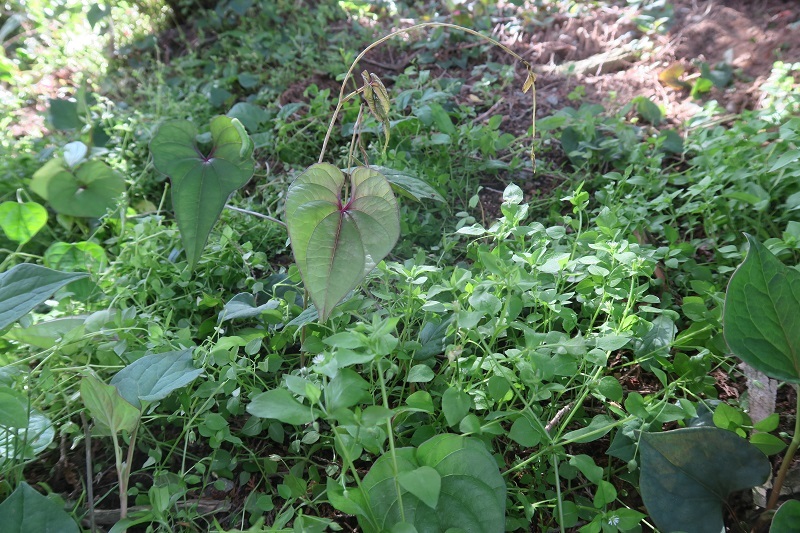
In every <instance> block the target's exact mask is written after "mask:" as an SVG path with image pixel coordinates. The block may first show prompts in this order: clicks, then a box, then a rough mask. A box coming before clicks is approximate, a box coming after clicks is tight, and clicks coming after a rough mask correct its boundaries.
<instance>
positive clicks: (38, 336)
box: [3, 316, 86, 350]
mask: <svg viewBox="0 0 800 533" xmlns="http://www.w3.org/2000/svg"><path fill="white" fill-rule="evenodd" d="M85 321H86V317H85V316H74V317H73V316H69V317H63V318H56V319H54V320H46V321H44V322H39V323H38V324H34V325H32V326H28V327H27V328H21V327H13V328H11V329H10V330H8V332H7V333H6V334H5V335H3V337H5V338H6V339H11V340H15V341H17V342H23V343H25V344H30V345H31V346H36V347H37V348H42V349H43V350H46V349H48V348H52V347H53V346H55V345H56V343H57V342H58V341H59V339H63V338H64V337H65V336H66V335H68V334H70V332H72V331H74V330H76V329H77V328H80V327H81V326H83V324H84V322H85ZM70 337H71V338H74V337H73V336H72V335H71V336H70ZM81 342H86V341H83V340H82V341H81Z"/></svg>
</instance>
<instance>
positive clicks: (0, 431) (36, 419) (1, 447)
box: [0, 409, 56, 460]
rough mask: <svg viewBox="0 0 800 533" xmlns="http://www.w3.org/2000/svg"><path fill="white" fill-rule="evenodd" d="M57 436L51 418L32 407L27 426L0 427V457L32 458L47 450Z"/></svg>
mask: <svg viewBox="0 0 800 533" xmlns="http://www.w3.org/2000/svg"><path fill="white" fill-rule="evenodd" d="M26 417H27V413H26ZM55 436H56V430H55V428H54V427H53V423H52V422H51V421H50V419H49V418H47V417H46V416H44V414H42V413H41V412H40V411H37V410H36V409H31V411H30V416H29V417H27V422H26V424H25V427H20V428H3V427H0V458H6V459H14V460H21V459H32V458H34V457H36V456H37V455H39V454H40V453H42V452H43V451H45V450H46V449H47V447H48V446H50V444H51V443H52V442H53V439H54V438H55Z"/></svg>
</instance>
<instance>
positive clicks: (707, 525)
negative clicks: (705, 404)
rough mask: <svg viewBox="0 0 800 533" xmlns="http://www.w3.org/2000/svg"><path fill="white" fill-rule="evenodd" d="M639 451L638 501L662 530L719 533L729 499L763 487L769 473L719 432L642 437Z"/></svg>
mask: <svg viewBox="0 0 800 533" xmlns="http://www.w3.org/2000/svg"><path fill="white" fill-rule="evenodd" d="M639 450H640V453H641V477H640V479H639V486H640V490H641V494H642V500H643V501H644V504H645V506H646V507H647V510H648V511H649V513H650V516H651V517H652V518H653V520H654V521H655V523H656V525H657V526H658V527H659V528H660V529H661V530H663V531H709V532H710V531H722V530H723V517H722V509H723V503H724V502H725V500H726V499H727V498H728V495H729V494H730V493H731V492H734V491H738V490H744V489H747V488H750V487H754V486H756V485H760V484H762V483H764V481H766V479H767V477H768V476H769V473H770V470H771V466H770V463H769V461H768V460H767V458H766V456H765V455H764V454H763V453H761V452H760V451H759V450H758V448H755V447H754V446H753V445H751V444H750V443H749V442H747V441H746V440H744V439H742V438H740V437H739V436H738V435H736V434H735V433H732V432H730V431H726V430H724V429H718V428H708V427H696V428H685V429H677V430H674V431H667V432H664V433H642V437H641V442H640V448H639ZM731 465H736V468H731Z"/></svg>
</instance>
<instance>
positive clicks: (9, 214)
mask: <svg viewBox="0 0 800 533" xmlns="http://www.w3.org/2000/svg"><path fill="white" fill-rule="evenodd" d="M45 225H47V209H45V208H44V207H42V206H41V205H39V204H37V203H36V202H24V203H20V202H3V203H2V204H0V228H3V232H4V233H5V234H6V237H8V238H9V239H11V240H12V241H14V242H18V243H20V244H25V243H26V242H28V241H30V240H31V239H32V238H33V236H34V235H36V234H37V233H39V230H41V229H42V228H43V227H45Z"/></svg>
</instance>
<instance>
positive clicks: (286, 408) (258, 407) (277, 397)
mask: <svg viewBox="0 0 800 533" xmlns="http://www.w3.org/2000/svg"><path fill="white" fill-rule="evenodd" d="M247 412H248V413H250V414H251V415H253V416H258V417H260V418H274V419H275V420H279V421H281V422H283V423H285V424H292V425H295V426H299V425H301V424H310V423H311V422H313V421H314V420H315V419H316V418H317V411H316V410H315V409H313V408H311V407H309V406H307V405H303V404H301V403H300V402H298V401H297V400H295V399H294V396H292V393H291V392H289V391H288V390H286V389H273V390H268V391H266V392H262V393H261V394H257V395H256V396H255V397H253V401H252V402H250V404H249V405H248V406H247Z"/></svg>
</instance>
